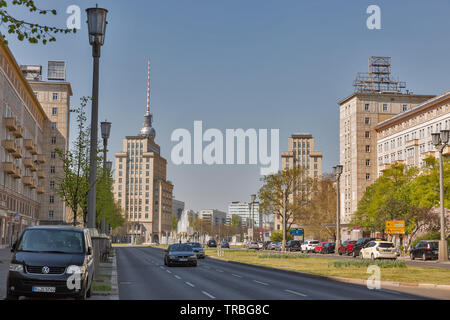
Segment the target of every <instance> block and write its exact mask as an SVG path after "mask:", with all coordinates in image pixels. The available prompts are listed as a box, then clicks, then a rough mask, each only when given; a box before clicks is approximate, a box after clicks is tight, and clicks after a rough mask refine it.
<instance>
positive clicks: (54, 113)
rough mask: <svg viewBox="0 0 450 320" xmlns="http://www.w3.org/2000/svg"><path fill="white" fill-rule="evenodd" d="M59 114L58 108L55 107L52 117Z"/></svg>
mask: <svg viewBox="0 0 450 320" xmlns="http://www.w3.org/2000/svg"><path fill="white" fill-rule="evenodd" d="M57 114H58V108H56V107H53V108H52V115H54V116H56V115H57Z"/></svg>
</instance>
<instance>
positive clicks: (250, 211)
mask: <svg viewBox="0 0 450 320" xmlns="http://www.w3.org/2000/svg"><path fill="white" fill-rule="evenodd" d="M228 214H229V215H237V216H239V217H240V218H241V221H242V226H244V227H249V226H251V220H252V219H253V221H254V226H255V228H262V226H263V217H262V214H261V213H260V212H259V202H257V201H255V202H254V203H253V207H252V205H251V204H250V203H248V202H241V201H233V202H231V203H230V204H229V205H228Z"/></svg>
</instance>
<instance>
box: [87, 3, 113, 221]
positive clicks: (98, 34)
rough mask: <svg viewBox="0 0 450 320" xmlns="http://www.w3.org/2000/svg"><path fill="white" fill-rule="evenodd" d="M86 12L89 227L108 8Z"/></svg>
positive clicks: (91, 213) (94, 195) (93, 213)
mask: <svg viewBox="0 0 450 320" xmlns="http://www.w3.org/2000/svg"><path fill="white" fill-rule="evenodd" d="M86 12H87V24H88V31H89V43H90V45H91V46H92V57H93V58H94V71H93V81H92V113H91V146H90V163H89V164H90V171H89V186H90V188H89V193H88V228H95V206H96V199H95V197H96V179H97V134H98V86H99V65H100V48H101V46H102V45H103V44H104V42H105V30H106V24H107V22H106V14H107V13H108V10H106V9H102V8H98V7H96V8H89V9H86Z"/></svg>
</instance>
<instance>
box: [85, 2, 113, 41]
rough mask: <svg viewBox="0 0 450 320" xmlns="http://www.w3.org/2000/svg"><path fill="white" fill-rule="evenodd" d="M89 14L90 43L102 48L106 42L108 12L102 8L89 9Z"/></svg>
mask: <svg viewBox="0 0 450 320" xmlns="http://www.w3.org/2000/svg"><path fill="white" fill-rule="evenodd" d="M86 12H87V24H88V31H89V43H90V44H91V45H94V44H98V45H100V46H102V45H103V44H104V42H105V31H106V25H107V23H108V22H107V21H106V14H107V13H108V10H106V9H102V8H98V7H95V8H89V9H86Z"/></svg>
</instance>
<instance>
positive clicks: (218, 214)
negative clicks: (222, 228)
mask: <svg viewBox="0 0 450 320" xmlns="http://www.w3.org/2000/svg"><path fill="white" fill-rule="evenodd" d="M198 218H199V219H202V220H204V221H208V222H210V223H211V225H224V224H226V222H227V213H226V212H223V211H220V210H217V209H203V210H200V212H199V213H198Z"/></svg>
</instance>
